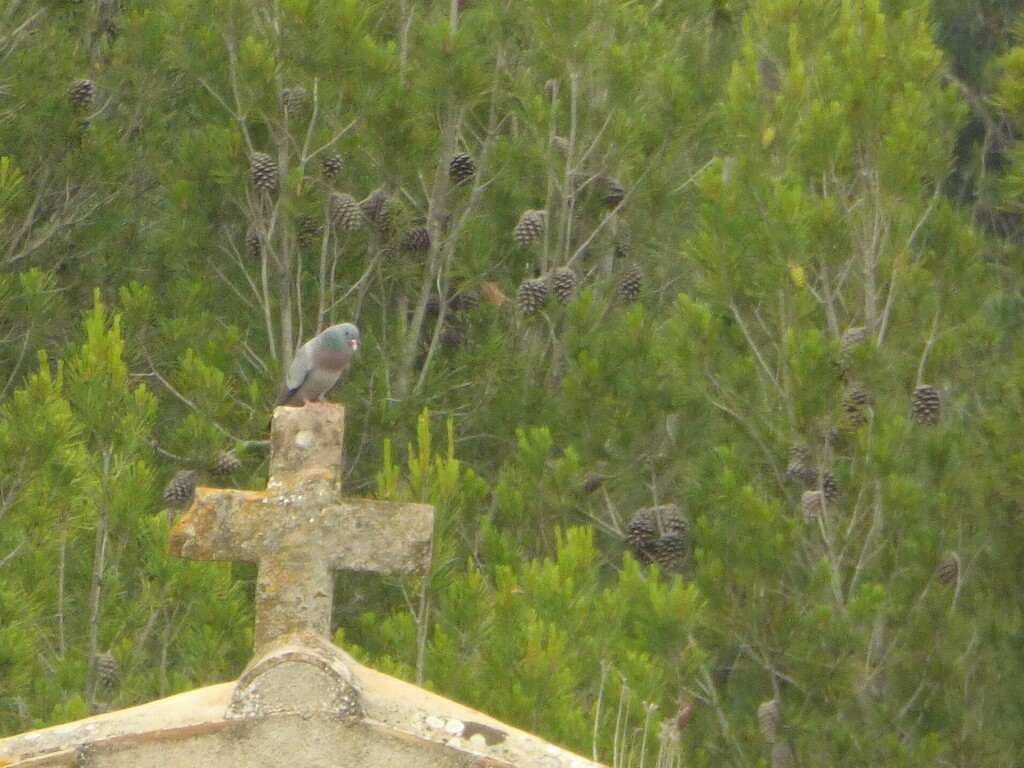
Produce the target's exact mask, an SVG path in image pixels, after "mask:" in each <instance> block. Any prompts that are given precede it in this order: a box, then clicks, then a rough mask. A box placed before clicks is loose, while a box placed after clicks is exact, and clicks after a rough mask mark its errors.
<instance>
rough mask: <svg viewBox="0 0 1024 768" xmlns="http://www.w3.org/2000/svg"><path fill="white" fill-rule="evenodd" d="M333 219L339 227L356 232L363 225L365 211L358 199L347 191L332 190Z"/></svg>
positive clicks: (331, 208)
mask: <svg viewBox="0 0 1024 768" xmlns="http://www.w3.org/2000/svg"><path fill="white" fill-rule="evenodd" d="M330 210H331V221H332V222H334V226H336V227H337V228H338V229H341V230H344V231H346V232H355V231H356V230H357V229H359V228H360V227H362V226H363V221H364V216H363V211H362V209H361V208H360V207H359V203H357V202H356V199H355V198H354V197H352V195H350V194H348V193H347V192H332V193H331V201H330Z"/></svg>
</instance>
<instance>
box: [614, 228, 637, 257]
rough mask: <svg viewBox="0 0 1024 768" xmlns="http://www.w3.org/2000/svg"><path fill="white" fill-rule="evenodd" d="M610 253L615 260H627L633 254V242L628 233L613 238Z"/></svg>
mask: <svg viewBox="0 0 1024 768" xmlns="http://www.w3.org/2000/svg"><path fill="white" fill-rule="evenodd" d="M612 253H613V255H614V256H615V258H616V259H627V258H629V257H630V256H631V255H632V254H633V242H632V240H631V239H630V236H629V233H628V232H623V233H622V234H620V235H619V236H618V237H617V238H615V244H614V245H613V246H612Z"/></svg>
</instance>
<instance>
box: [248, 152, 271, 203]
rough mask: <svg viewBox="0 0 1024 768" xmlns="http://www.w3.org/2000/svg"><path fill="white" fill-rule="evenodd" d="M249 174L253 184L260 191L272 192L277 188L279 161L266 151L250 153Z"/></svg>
mask: <svg viewBox="0 0 1024 768" xmlns="http://www.w3.org/2000/svg"><path fill="white" fill-rule="evenodd" d="M249 176H250V178H251V179H252V185H253V186H254V187H256V189H257V190H258V191H260V192H266V193H267V194H271V193H273V191H274V190H275V189H277V182H278V176H277V163H275V162H274V160H273V159H272V158H271V157H270V155H268V154H266V153H264V152H253V153H252V154H251V155H249Z"/></svg>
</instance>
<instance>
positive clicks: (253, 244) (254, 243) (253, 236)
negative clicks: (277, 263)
mask: <svg viewBox="0 0 1024 768" xmlns="http://www.w3.org/2000/svg"><path fill="white" fill-rule="evenodd" d="M262 254H263V238H262V237H260V233H259V232H257V231H256V230H255V229H250V230H249V231H248V232H246V233H245V255H246V256H248V257H249V258H250V259H251V260H253V261H259V260H260V256H261V255H262Z"/></svg>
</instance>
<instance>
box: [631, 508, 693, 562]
mask: <svg viewBox="0 0 1024 768" xmlns="http://www.w3.org/2000/svg"><path fill="white" fill-rule="evenodd" d="M689 531H690V523H689V521H688V520H687V519H686V516H685V515H684V514H683V513H682V511H681V510H680V509H679V507H677V506H676V505H675V504H662V505H661V506H658V507H646V508H644V509H638V510H637V511H636V512H634V513H633V516H632V517H631V518H630V519H629V523H628V524H627V525H626V543H627V544H628V545H629V548H630V551H631V552H632V553H633V556H634V557H635V558H636V559H637V561H638V562H640V563H643V564H645V565H647V564H649V563H651V562H657V563H658V564H659V565H661V566H662V567H663V568H665V570H668V571H678V570H680V569H681V568H682V567H683V566H684V565H685V563H686V558H687V556H688V554H689Z"/></svg>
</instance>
